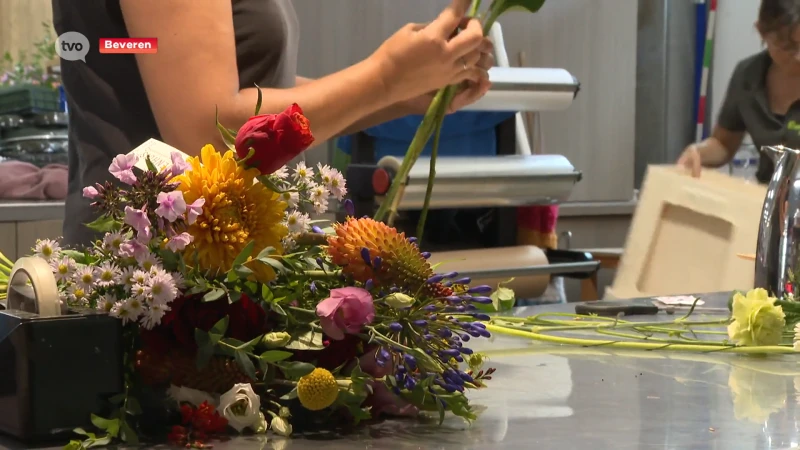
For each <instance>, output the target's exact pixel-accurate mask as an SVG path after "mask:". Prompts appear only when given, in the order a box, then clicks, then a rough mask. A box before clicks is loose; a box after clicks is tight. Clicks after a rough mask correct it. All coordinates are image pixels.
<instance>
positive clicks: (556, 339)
mask: <svg viewBox="0 0 800 450" xmlns="http://www.w3.org/2000/svg"><path fill="white" fill-rule="evenodd" d="M486 330H488V331H489V332H491V333H494V334H506V335H509V336H516V337H522V338H528V339H533V340H535V341H541V342H550V343H553V344H563V345H577V346H581V347H610V348H621V349H626V350H651V351H652V350H667V349H669V350H673V351H686V352H701V353H712V352H726V353H736V354H749V355H759V354H790V353H796V352H795V351H794V349H793V348H792V347H791V346H785V347H784V346H778V345H771V346H753V347H749V346H737V345H729V344H722V343H716V344H715V343H711V342H709V343H708V344H669V343H667V344H664V343H659V342H627V341H605V340H600V339H578V338H568V337H561V336H550V335H547V334H541V333H532V332H529V331H520V330H513V329H509V328H505V327H502V326H497V325H492V324H487V325H486Z"/></svg>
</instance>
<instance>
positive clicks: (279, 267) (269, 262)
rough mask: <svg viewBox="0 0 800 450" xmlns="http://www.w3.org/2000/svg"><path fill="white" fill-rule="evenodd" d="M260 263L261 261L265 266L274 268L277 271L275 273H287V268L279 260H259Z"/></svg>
mask: <svg viewBox="0 0 800 450" xmlns="http://www.w3.org/2000/svg"><path fill="white" fill-rule="evenodd" d="M258 261H260V262H262V263H264V264H267V265H268V266H270V267H272V268H273V269H275V272H277V273H285V272H286V266H284V265H283V264H282V263H281V262H280V261H278V260H277V259H272V258H258Z"/></svg>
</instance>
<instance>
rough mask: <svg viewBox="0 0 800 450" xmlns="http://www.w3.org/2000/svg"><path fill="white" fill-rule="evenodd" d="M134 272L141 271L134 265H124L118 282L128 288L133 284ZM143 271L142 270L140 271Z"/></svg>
mask: <svg viewBox="0 0 800 450" xmlns="http://www.w3.org/2000/svg"><path fill="white" fill-rule="evenodd" d="M135 272H141V271H140V270H138V269H137V268H136V267H126V268H124V269H122V274H121V275H120V277H119V280H120V282H121V283H122V284H123V285H124V286H125V289H127V290H130V289H131V286H133V284H134V281H133V274H134V273H135ZM142 273H144V272H142Z"/></svg>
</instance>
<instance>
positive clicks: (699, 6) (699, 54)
mask: <svg viewBox="0 0 800 450" xmlns="http://www.w3.org/2000/svg"><path fill="white" fill-rule="evenodd" d="M694 1H695V10H696V14H695V16H696V19H697V20H696V26H695V28H696V33H695V58H694V103H693V105H694V111H693V114H692V117H697V113H698V108H699V107H700V85H701V84H702V82H703V58H704V53H705V47H706V31H707V27H708V7H707V6H708V5H707V4H706V0H694Z"/></svg>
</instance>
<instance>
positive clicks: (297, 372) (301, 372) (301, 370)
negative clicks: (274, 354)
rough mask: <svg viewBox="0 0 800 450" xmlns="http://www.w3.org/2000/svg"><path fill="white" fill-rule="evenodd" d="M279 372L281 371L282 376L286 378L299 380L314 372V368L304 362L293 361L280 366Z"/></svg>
mask: <svg viewBox="0 0 800 450" xmlns="http://www.w3.org/2000/svg"><path fill="white" fill-rule="evenodd" d="M280 368H281V370H283V374H284V375H286V376H287V377H288V378H295V379H297V378H301V377H304V376H306V375H308V374H310V373H311V372H313V371H314V369H315V367H314V365H313V364H309V363H306V362H299V361H293V362H290V363H286V364H281V365H280Z"/></svg>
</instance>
